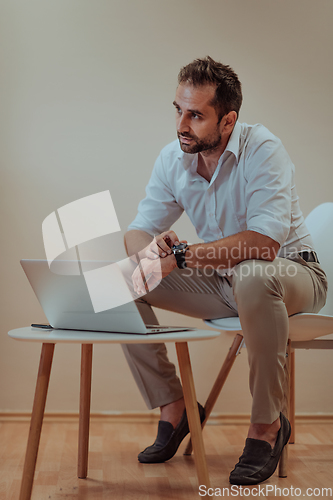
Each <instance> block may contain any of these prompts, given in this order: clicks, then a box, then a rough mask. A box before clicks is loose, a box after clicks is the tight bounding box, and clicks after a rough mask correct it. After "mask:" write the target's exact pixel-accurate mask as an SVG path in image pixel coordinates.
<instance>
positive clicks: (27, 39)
mask: <svg viewBox="0 0 333 500" xmlns="http://www.w3.org/2000/svg"><path fill="white" fill-rule="evenodd" d="M0 6H1V7H0V8H1V13H0V23H1V27H0V51H1V52H0V57H1V61H0V67H1V81H0V86H1V87H0V88H1V93H0V100H1V102H0V109H1V114H0V126H1V133H0V158H1V206H2V210H1V224H2V225H1V243H2V245H1V247H2V251H1V306H2V307H1V316H0V322H1V323H0V325H1V330H0V332H1V338H0V341H1V351H0V357H1V366H0V370H1V371H0V376H1V379H0V380H1V389H0V411H1V412H3V411H27V410H30V408H31V404H32V397H33V391H34V384H35V378H36V373H37V363H38V358H39V353H40V345H38V344H27V343H19V342H15V341H14V340H11V339H9V338H8V337H7V331H8V330H10V329H13V328H16V327H21V326H25V325H29V324H30V323H32V322H42V321H44V320H45V318H44V316H43V313H42V311H41V308H40V306H39V304H38V302H37V300H36V298H35V296H34V294H33V292H32V290H31V289H30V286H29V284H28V282H27V280H26V278H25V275H24V274H23V271H22V270H21V268H20V265H19V260H20V259H21V258H43V257H44V250H43V242H42V232H41V225H42V221H43V220H44V218H45V217H46V216H47V215H48V214H50V213H51V212H52V211H54V210H55V209H57V208H58V207H61V206H62V205H64V204H66V203H69V202H71V201H74V200H77V199H79V198H81V197H84V196H87V195H89V194H93V193H97V192H99V191H103V190H106V189H109V190H110V192H111V195H112V199H113V201H114V204H115V207H116V211H117V214H118V217H119V221H120V225H121V228H122V230H123V232H124V231H125V230H126V227H127V225H128V224H129V222H130V221H131V220H132V218H133V217H134V215H135V212H136V207H137V204H138V202H139V201H140V199H141V198H142V197H143V195H144V188H145V185H146V183H147V181H148V178H149V175H150V172H151V169H152V166H153V163H154V160H155V158H156V156H157V155H158V153H159V151H160V149H161V148H162V147H163V146H164V145H165V144H167V143H168V142H170V141H172V140H174V139H175V126H174V111H173V106H172V101H173V98H174V92H175V88H176V77H177V73H178V70H179V68H180V66H182V65H184V64H186V63H188V62H190V61H191V60H192V59H194V58H195V57H201V56H205V55H207V54H209V55H211V56H212V57H213V58H216V59H218V60H221V61H222V62H224V63H226V64H230V65H231V66H232V67H233V68H234V69H235V70H236V72H237V73H238V74H239V76H240V79H241V81H242V83H243V89H244V105H243V108H242V110H241V115H240V121H245V122H248V123H255V122H261V123H263V124H265V125H266V126H267V127H268V128H269V129H270V130H271V131H272V132H273V133H275V134H276V135H277V136H279V137H280V138H281V139H282V141H283V143H284V144H285V146H286V148H287V150H288V152H289V154H290V156H291V158H292V159H293V161H294V163H295V165H296V168H297V185H298V191H299V195H300V198H301V206H302V208H303V211H304V214H305V215H307V214H308V213H309V212H310V211H311V210H312V209H313V208H314V207H315V206H316V205H317V204H319V203H321V202H324V201H332V192H331V189H332V179H333V175H332V158H331V144H332V135H333V130H332V111H333V110H332V76H333V70H332V26H331V20H332V15H333V3H332V2H331V0H317V1H316V2H313V0H292V1H290V0H279V2H273V1H269V0H233V1H231V0H206V1H204V2H203V1H202V0H140V1H134V0H126V1H123V0H94V1H93V0H91V1H88V0H75V1H74V0H48V1H47V2H46V1H45V0H40V1H37V0H30V1H29V2H27V1H26V0H14V1H12V0H1V1H0ZM176 228H177V231H178V233H179V234H180V235H181V237H182V238H188V239H189V240H190V241H192V242H194V241H196V236H195V232H194V231H193V229H192V228H191V227H190V225H189V223H188V221H187V219H186V217H183V218H181V220H180V221H179V222H177V225H176ZM117 241H119V238H118V240H117ZM122 255H124V253H123V249H122V248H121V246H120V245H119V243H117V244H115V249H114V255H112V257H113V258H120V257H121V256H122ZM158 316H159V318H160V320H161V323H169V324H180V323H181V324H189V325H195V326H199V327H200V326H201V324H202V323H201V322H200V321H196V320H189V319H187V318H184V317H180V316H177V315H174V314H170V313H165V312H158ZM229 343H230V341H229V340H228V339H226V338H224V337H220V338H218V339H216V340H214V341H207V342H202V343H198V344H195V343H193V344H192V345H191V354H192V360H193V370H194V375H195V379H196V384H197V393H198V398H199V400H201V401H203V400H204V397H205V394H206V393H207V391H208V388H209V387H210V385H211V383H212V381H213V379H214V377H215V375H216V373H217V371H218V368H219V366H220V363H221V361H222V358H223V357H224V356H225V354H226V352H227V349H228V345H229ZM94 352H95V357H94V367H93V369H94V378H93V392H92V410H93V411H95V412H116V411H120V412H122V411H144V410H145V405H144V403H143V401H142V400H141V397H140V395H139V393H138V391H137V389H136V387H135V385H134V382H133V381H132V377H131V375H130V373H129V369H128V367H127V365H126V363H125V360H124V358H123V356H122V353H121V349H120V347H119V346H115V347H112V346H107V347H105V346H104V347H101V346H97V347H95V350H94ZM79 355H80V353H79V347H78V346H64V345H60V346H57V347H56V352H55V358H54V366H53V372H52V376H51V384H50V392H49V398H48V403H47V410H48V411H68V412H72V411H76V410H77V409H78V384H79ZM171 356H172V358H173V359H175V352H174V349H173V348H171ZM332 366H333V363H332V355H331V353H330V352H313V351H312V352H302V351H298V352H297V411H298V412H299V413H317V412H319V413H333V402H332V397H331V394H332V379H333V371H332ZM247 376H248V368H247V359H246V351H244V352H243V354H242V355H241V356H240V358H239V359H238V360H237V364H236V366H235V368H234V370H233V372H232V374H231V376H230V378H229V380H228V382H227V385H226V388H225V391H224V393H223V395H222V397H221V398H220V400H219V402H218V404H217V406H216V411H217V412H219V413H223V414H229V413H230V414H234V413H239V414H248V413H249V411H250V397H249V394H248V388H247V387H248V382H247Z"/></svg>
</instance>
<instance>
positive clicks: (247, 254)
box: [185, 231, 280, 269]
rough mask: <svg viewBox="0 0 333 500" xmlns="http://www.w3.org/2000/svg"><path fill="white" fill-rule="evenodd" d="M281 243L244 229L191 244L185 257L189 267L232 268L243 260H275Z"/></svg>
mask: <svg viewBox="0 0 333 500" xmlns="http://www.w3.org/2000/svg"><path fill="white" fill-rule="evenodd" d="M279 248H280V244H279V243H277V242H276V241H274V240H273V239H272V238H270V237H269V236H265V235H263V234H260V233H257V232H255V231H242V232H241V233H237V234H233V235H232V236H227V237H226V238H222V239H221V240H217V241H212V242H210V243H198V244H196V245H190V247H189V250H188V251H187V252H186V255H185V259H186V265H187V267H199V268H203V267H211V268H214V269H218V268H219V269H225V268H231V267H233V266H235V265H236V264H238V263H239V262H242V261H243V260H249V259H259V260H268V261H273V260H274V259H275V257H276V254H277V252H278V250H279Z"/></svg>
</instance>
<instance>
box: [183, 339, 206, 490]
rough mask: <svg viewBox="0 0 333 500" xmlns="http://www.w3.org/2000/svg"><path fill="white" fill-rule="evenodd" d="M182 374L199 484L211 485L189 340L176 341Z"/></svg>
mask: <svg viewBox="0 0 333 500" xmlns="http://www.w3.org/2000/svg"><path fill="white" fill-rule="evenodd" d="M176 350H177V357H178V363H179V370H180V376H181V379H182V384H183V391H184V400H185V406H186V413H187V420H188V425H189V428H190V434H191V438H192V443H193V449H194V461H195V466H196V469H197V475H198V481H199V485H205V486H206V487H207V488H209V486H210V482H209V475H208V469H207V463H206V455H205V448H204V443H203V439H202V429H201V423H200V416H199V410H198V404H197V398H196V395H195V388H194V382H193V375H192V369H191V361H190V355H189V352H188V346H187V342H176Z"/></svg>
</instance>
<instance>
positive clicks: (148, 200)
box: [128, 151, 184, 236]
mask: <svg viewBox="0 0 333 500" xmlns="http://www.w3.org/2000/svg"><path fill="white" fill-rule="evenodd" d="M164 161H165V160H163V151H162V152H161V154H160V155H159V157H158V158H157V160H156V162H155V165H154V168H153V172H152V175H151V177H150V180H149V183H148V185H147V187H146V197H145V198H144V199H143V200H142V201H141V202H140V203H139V206H138V213H137V216H136V217H135V219H134V221H133V222H132V223H131V224H130V225H129V226H128V231H129V230H131V229H139V230H142V231H146V232H147V233H149V234H150V235H151V236H154V235H156V234H160V233H162V232H163V231H167V230H168V229H169V228H170V227H171V226H172V224H173V223H174V222H175V221H176V220H177V219H179V217H180V216H181V214H182V213H183V211H184V209H183V207H181V206H180V205H179V204H178V203H177V201H176V199H175V197H174V195H173V192H172V188H171V185H170V182H169V181H168V179H167V176H166V173H165V169H164ZM167 168H170V169H171V165H170V166H167ZM171 170H172V169H171Z"/></svg>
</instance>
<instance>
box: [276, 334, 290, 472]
mask: <svg viewBox="0 0 333 500" xmlns="http://www.w3.org/2000/svg"><path fill="white" fill-rule="evenodd" d="M290 367H291V345H290V340H288V345H287V357H286V364H285V384H284V387H285V389H284V392H285V394H284V396H285V399H284V404H283V408H282V412H283V413H284V414H285V416H286V417H287V418H288V419H289V414H290ZM287 470H288V444H286V446H285V447H284V448H283V450H282V453H281V457H280V461H279V477H287Z"/></svg>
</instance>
